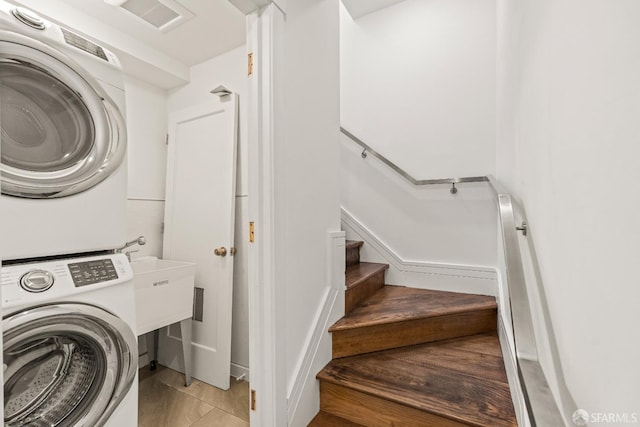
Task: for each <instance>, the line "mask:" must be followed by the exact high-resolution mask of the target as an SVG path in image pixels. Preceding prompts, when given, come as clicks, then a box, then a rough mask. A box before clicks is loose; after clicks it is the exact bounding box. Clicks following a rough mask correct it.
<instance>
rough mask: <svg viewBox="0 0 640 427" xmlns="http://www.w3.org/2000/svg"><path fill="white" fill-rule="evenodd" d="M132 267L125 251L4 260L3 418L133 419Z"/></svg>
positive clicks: (112, 426)
mask: <svg viewBox="0 0 640 427" xmlns="http://www.w3.org/2000/svg"><path fill="white" fill-rule="evenodd" d="M132 277H133V273H132V271H131V266H130V264H129V262H128V261H127V258H126V257H125V256H124V255H123V254H111V255H104V256H93V257H81V258H65V259H52V260H48V261H43V262H42V261H39V262H37V263H27V264H13V265H11V264H10V265H5V266H3V268H2V272H1V283H2V333H3V340H4V343H3V362H4V425H5V426H24V425H29V426H57V425H64V426H76V427H81V426H84V427H97V426H109V427H135V426H136V425H137V417H138V414H137V411H138V409H137V408H138V405H137V402H138V395H137V394H138V382H137V363H138V351H137V340H136V333H135V325H136V321H135V304H134V291H133V284H132V281H131V280H132Z"/></svg>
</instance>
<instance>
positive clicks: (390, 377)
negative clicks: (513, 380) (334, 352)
mask: <svg viewBox="0 0 640 427" xmlns="http://www.w3.org/2000/svg"><path fill="white" fill-rule="evenodd" d="M318 379H319V380H321V381H326V382H328V383H332V384H336V385H339V386H342V387H346V388H348V389H352V390H355V391H358V392H361V393H365V394H367V395H372V396H375V397H377V398H381V399H385V400H387V401H391V402H395V403H398V404H401V405H404V406H407V407H410V408H414V409H417V410H420V411H425V412H428V413H432V414H436V415H438V416H440V417H444V418H448V419H451V420H453V421H456V422H460V423H463V424H468V425H472V426H496V427H498V426H516V425H517V424H516V419H515V413H514V409H513V403H512V401H511V394H510V392H509V384H508V382H507V377H506V374H505V370H504V362H503V359H502V353H501V350H500V343H499V340H498V337H497V335H496V334H495V332H493V333H485V334H478V335H472V336H469V337H463V338H455V339H450V340H444V341H437V342H432V343H428V344H419V345H415V346H411V347H401V348H397V349H393V350H386V351H380V352H376V353H369V354H365V355H358V356H351V357H345V358H341V359H334V360H332V361H331V362H330V363H329V364H328V365H327V366H326V367H325V368H324V369H323V370H322V371H321V372H320V373H319V374H318Z"/></svg>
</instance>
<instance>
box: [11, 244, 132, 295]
mask: <svg viewBox="0 0 640 427" xmlns="http://www.w3.org/2000/svg"><path fill="white" fill-rule="evenodd" d="M132 279H133V272H132V270H131V265H130V264H129V261H128V260H127V257H126V256H125V255H124V254H107V255H103V256H93V257H83V258H72V259H69V258H67V259H59V260H51V261H42V262H32V263H24V264H12V265H6V266H3V267H2V270H1V274H0V283H1V284H2V304H3V306H5V307H9V306H17V305H22V304H27V303H29V304H32V303H36V302H39V301H43V302H44V301H49V300H51V299H52V298H63V297H71V296H73V295H75V294H79V293H82V292H87V291H90V290H93V289H100V288H103V287H107V286H113V285H117V284H120V283H123V282H129V281H131V280H132Z"/></svg>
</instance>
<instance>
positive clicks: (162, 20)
mask: <svg viewBox="0 0 640 427" xmlns="http://www.w3.org/2000/svg"><path fill="white" fill-rule="evenodd" d="M104 1H105V3H109V4H111V5H113V6H119V7H121V8H123V9H124V10H126V11H127V12H129V13H132V14H134V15H135V16H137V17H138V18H140V19H142V20H143V21H144V22H146V23H147V24H149V25H153V27H154V28H156V29H158V30H160V31H161V32H163V33H166V32H167V31H169V30H171V29H173V28H175V27H177V26H178V25H181V24H183V23H185V22H186V21H188V20H189V19H191V18H193V13H191V12H190V11H189V10H187V9H186V8H184V7H183V6H181V5H179V4H178V3H176V2H175V1H173V0H104Z"/></svg>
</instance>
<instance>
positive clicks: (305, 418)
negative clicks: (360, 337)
mask: <svg viewBox="0 0 640 427" xmlns="http://www.w3.org/2000/svg"><path fill="white" fill-rule="evenodd" d="M327 250H328V257H327V259H328V262H327V280H328V282H329V283H328V286H327V289H326V292H325V294H324V298H323V303H322V304H321V305H320V307H319V310H318V312H317V314H316V317H315V321H314V323H313V325H314V327H313V329H312V330H311V331H310V333H309V336H308V338H307V341H306V344H305V351H304V352H303V353H302V356H301V359H300V360H299V361H298V364H297V367H296V370H295V375H294V376H293V377H292V379H291V383H290V384H289V387H288V393H287V402H288V412H289V418H288V421H289V423H288V425H290V426H298V425H307V424H309V422H310V421H311V419H312V418H313V417H314V416H315V415H316V414H317V413H318V411H319V410H320V407H319V405H320V388H319V386H318V381H317V380H316V374H317V373H318V372H319V371H320V370H321V369H322V368H323V367H324V366H325V365H326V364H327V363H329V361H330V360H331V352H332V346H331V334H329V333H328V329H329V327H330V326H331V325H332V324H334V323H335V322H337V321H338V320H339V319H340V318H341V317H343V316H344V292H345V275H344V270H345V232H344V231H337V232H330V233H329V235H328V243H327Z"/></svg>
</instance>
